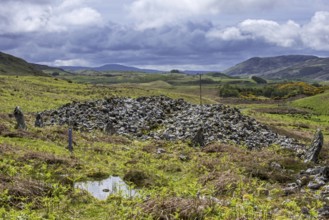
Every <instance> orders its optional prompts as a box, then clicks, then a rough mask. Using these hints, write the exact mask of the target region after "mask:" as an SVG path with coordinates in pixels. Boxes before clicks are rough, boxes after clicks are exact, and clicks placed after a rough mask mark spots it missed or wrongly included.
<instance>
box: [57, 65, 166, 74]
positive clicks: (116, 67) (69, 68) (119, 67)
mask: <svg viewBox="0 0 329 220" xmlns="http://www.w3.org/2000/svg"><path fill="white" fill-rule="evenodd" d="M60 68H62V69H64V70H66V71H85V70H92V71H118V72H144V73H158V72H160V71H158V70H152V69H140V68H137V67H132V66H125V65H120V64H106V65H103V66H99V67H84V66H61V67H60Z"/></svg>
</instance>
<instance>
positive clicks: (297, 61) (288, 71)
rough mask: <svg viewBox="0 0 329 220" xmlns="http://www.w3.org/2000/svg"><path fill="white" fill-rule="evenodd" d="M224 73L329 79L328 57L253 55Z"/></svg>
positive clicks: (279, 77) (270, 77)
mask: <svg viewBox="0 0 329 220" xmlns="http://www.w3.org/2000/svg"><path fill="white" fill-rule="evenodd" d="M224 73H226V74H228V75H236V76H237V75H257V76H263V77H265V78H269V79H312V80H329V58H319V57H316V56H306V55H286V56H277V57H265V58H260V57H253V58H250V59H248V60H246V61H244V62H242V63H239V64H237V65H235V66H233V67H231V68H229V69H227V70H225V71H224Z"/></svg>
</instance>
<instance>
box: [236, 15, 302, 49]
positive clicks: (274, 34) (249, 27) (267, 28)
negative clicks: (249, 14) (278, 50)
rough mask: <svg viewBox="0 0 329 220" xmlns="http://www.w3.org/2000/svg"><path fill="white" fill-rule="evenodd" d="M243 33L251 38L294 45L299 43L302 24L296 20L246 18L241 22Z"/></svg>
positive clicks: (282, 45)
mask: <svg viewBox="0 0 329 220" xmlns="http://www.w3.org/2000/svg"><path fill="white" fill-rule="evenodd" d="M239 29H240V31H241V32H242V33H243V35H247V36H248V37H250V38H251V39H263V40H265V41H266V42H268V43H273V44H276V45H278V46H281V47H292V46H295V45H296V44H297V41H298V38H299V35H300V26H299V25H298V24H297V23H295V22H294V21H288V22H287V23H285V24H279V23H277V22H275V21H267V20H250V19H249V20H245V21H243V22H242V23H240V24H239Z"/></svg>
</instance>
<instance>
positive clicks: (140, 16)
mask: <svg viewBox="0 0 329 220" xmlns="http://www.w3.org/2000/svg"><path fill="white" fill-rule="evenodd" d="M282 2H284V1H283V0H276V1H274V0H270V1H264V0H234V1H233V0H202V1H200V0H180V1H177V0H166V1H163V0H135V1H134V2H133V3H132V4H131V5H130V7H129V9H130V16H132V18H133V19H135V20H136V25H137V28H139V29H147V28H157V27H161V26H163V25H167V24H170V23H176V22H179V21H186V20H187V19H193V17H195V16H200V15H203V16H207V15H215V14H222V13H228V12H229V13H236V14H238V13H240V12H244V11H250V10H252V11H253V10H257V9H262V10H266V9H269V8H273V7H275V6H277V5H279V4H281V3H282Z"/></svg>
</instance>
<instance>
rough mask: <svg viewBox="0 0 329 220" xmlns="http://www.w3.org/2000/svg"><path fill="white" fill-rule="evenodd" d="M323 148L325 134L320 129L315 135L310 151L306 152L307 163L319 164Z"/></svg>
mask: <svg viewBox="0 0 329 220" xmlns="http://www.w3.org/2000/svg"><path fill="white" fill-rule="evenodd" d="M322 146H323V134H322V132H321V130H320V129H318V130H317V131H316V133H315V135H314V139H313V142H312V145H311V147H310V149H309V150H308V151H307V152H306V156H305V158H306V160H305V161H306V162H310V161H312V162H314V163H317V162H318V159H319V154H320V151H321V149H322Z"/></svg>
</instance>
